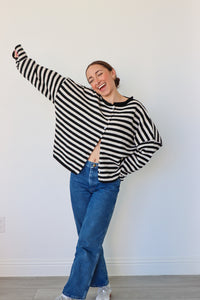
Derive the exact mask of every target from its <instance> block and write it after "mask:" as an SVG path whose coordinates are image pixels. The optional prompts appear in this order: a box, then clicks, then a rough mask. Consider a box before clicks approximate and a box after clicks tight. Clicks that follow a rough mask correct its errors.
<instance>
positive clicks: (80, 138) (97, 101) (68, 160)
mask: <svg viewBox="0 0 200 300" xmlns="http://www.w3.org/2000/svg"><path fill="white" fill-rule="evenodd" d="M15 49H16V50H17V52H18V55H19V56H18V58H17V59H16V64H17V68H18V69H19V71H20V73H21V74H22V75H23V76H24V77H25V78H26V79H28V80H29V81H30V82H31V83H32V84H33V85H34V86H35V87H36V88H37V89H38V90H39V91H40V92H41V93H42V94H44V95H45V96H46V97H47V98H48V99H49V100H51V101H52V102H53V104H54V106H55V115H56V124H55V139H54V150H53V156H54V158H55V159H56V160H58V161H59V162H60V163H61V164H62V165H63V166H64V167H66V168H67V169H68V170H70V171H72V172H74V173H76V174H78V173H79V172H80V171H81V170H82V168H83V166H84V165H85V163H86V161H87V159H88V157H89V155H90V154H91V152H92V151H93V149H94V147H95V146H96V144H97V143H98V141H99V140H100V139H101V147H100V159H99V169H98V170H99V175H98V176H99V180H100V181H102V182H111V181H114V180H116V179H118V178H120V179H121V180H123V179H124V178H125V176H126V175H127V174H130V173H132V172H134V171H136V170H138V169H140V168H141V167H143V166H144V165H145V164H146V163H147V162H148V161H149V159H150V158H151V156H152V155H153V153H154V152H155V151H157V150H158V149H159V148H160V147H161V146H162V140H161V137H160V135H159V133H158V130H157V129H156V127H155V125H154V124H153V122H152V121H151V119H150V118H149V116H148V114H147V111H146V109H145V108H144V106H143V105H142V104H141V103H140V102H139V101H137V100H135V99H134V98H133V97H130V98H129V99H128V100H126V101H125V102H120V103H117V102H116V103H114V104H111V103H109V102H107V101H105V100H104V99H103V98H102V97H101V96H100V95H98V94H97V93H96V92H94V91H93V90H92V89H90V88H87V87H85V86H82V85H79V84H77V83H75V82H74V81H73V80H71V79H70V78H65V77H63V76H61V75H59V74H58V73H57V72H54V71H52V70H49V69H47V68H44V67H42V66H40V65H38V64H37V63H36V62H35V61H34V60H32V59H31V58H29V57H28V56H27V54H26V52H25V51H24V49H23V48H22V47H21V45H18V46H16V47H15Z"/></svg>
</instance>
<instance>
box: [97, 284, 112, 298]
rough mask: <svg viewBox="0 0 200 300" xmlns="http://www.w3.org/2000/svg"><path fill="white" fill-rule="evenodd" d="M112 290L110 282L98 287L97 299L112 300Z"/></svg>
mask: <svg viewBox="0 0 200 300" xmlns="http://www.w3.org/2000/svg"><path fill="white" fill-rule="evenodd" d="M111 292H112V290H111V287H110V284H109V285H107V286H102V287H100V288H98V291H97V297H96V300H110V297H111Z"/></svg>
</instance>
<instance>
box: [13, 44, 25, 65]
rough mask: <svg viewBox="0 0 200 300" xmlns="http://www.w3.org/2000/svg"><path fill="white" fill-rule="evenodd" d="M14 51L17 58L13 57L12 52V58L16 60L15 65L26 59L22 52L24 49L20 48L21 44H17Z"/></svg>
mask: <svg viewBox="0 0 200 300" xmlns="http://www.w3.org/2000/svg"><path fill="white" fill-rule="evenodd" d="M15 50H16V51H17V54H18V58H15V57H14V54H15V51H13V53H12V56H13V58H14V59H15V60H16V62H17V63H18V62H20V61H22V60H24V59H26V58H28V56H27V54H26V52H25V51H24V49H23V48H22V46H21V44H18V45H17V46H16V47H15Z"/></svg>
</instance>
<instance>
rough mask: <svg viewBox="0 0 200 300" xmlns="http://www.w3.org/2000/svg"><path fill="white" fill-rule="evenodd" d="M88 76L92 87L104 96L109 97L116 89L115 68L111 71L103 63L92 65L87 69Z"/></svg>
mask: <svg viewBox="0 0 200 300" xmlns="http://www.w3.org/2000/svg"><path fill="white" fill-rule="evenodd" d="M86 76H87V80H88V82H89V84H90V85H91V87H92V89H93V90H94V91H95V92H96V93H98V94H100V95H101V96H102V97H109V96H110V95H111V94H112V92H113V91H115V90H116V86H115V81H114V80H115V78H116V72H115V70H114V69H112V71H109V70H108V69H107V68H105V67H104V66H102V65H92V66H90V67H89V68H88V69H87V72H86Z"/></svg>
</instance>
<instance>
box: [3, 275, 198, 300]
mask: <svg viewBox="0 0 200 300" xmlns="http://www.w3.org/2000/svg"><path fill="white" fill-rule="evenodd" d="M65 282H66V278H64V277H25V278H24V277H23V278H22V277H17V278H0V300H54V299H55V298H56V296H58V295H59V294H60V293H61V291H62V288H63V286H64V284H65ZM110 283H111V287H112V289H113V292H112V300H179V299H182V300H183V299H184V300H194V299H195V300H197V299H200V276H132V277H111V278H110ZM95 296H96V289H92V288H91V289H90V290H89V293H88V296H87V300H95Z"/></svg>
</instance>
